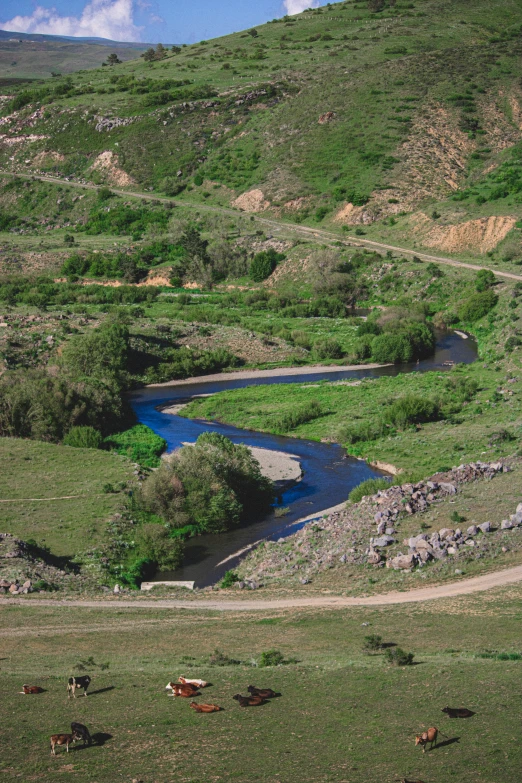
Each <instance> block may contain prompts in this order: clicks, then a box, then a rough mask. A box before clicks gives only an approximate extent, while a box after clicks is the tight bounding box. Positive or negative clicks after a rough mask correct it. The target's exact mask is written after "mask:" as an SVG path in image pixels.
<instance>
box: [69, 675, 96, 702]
mask: <svg viewBox="0 0 522 783" xmlns="http://www.w3.org/2000/svg"><path fill="white" fill-rule="evenodd" d="M90 684H91V678H90V677H89V675H88V674H85V675H84V676H83V677H69V682H68V683H67V698H68V699H70V697H71V695H72V696H73V698H76V691H77V690H79V689H80V688H83V695H84V696H87V688H88V687H89V685H90Z"/></svg>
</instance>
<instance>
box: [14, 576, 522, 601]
mask: <svg viewBox="0 0 522 783" xmlns="http://www.w3.org/2000/svg"><path fill="white" fill-rule="evenodd" d="M516 582H522V565H519V566H514V567H513V568H507V569H505V570H504V571H494V572H493V573H490V574H484V575H483V576H476V577H473V578H472V579H461V580H459V581H458V582H451V583H449V584H442V585H437V586H436V587H424V588H420V589H418V590H408V591H406V592H404V593H398V592H393V593H383V594H382V595H371V596H363V597H361V598H347V597H343V596H322V595H321V596H310V597H308V598H275V599H263V598H259V599H249V598H246V599H244V600H239V601H238V600H228V599H221V598H215V599H212V600H208V599H206V598H205V599H201V600H200V599H199V598H194V599H192V600H190V601H182V600H176V599H171V600H168V599H167V600H165V599H158V600H157V601H154V600H150V599H149V600H141V599H137V600H128V599H122V598H118V597H111V598H110V599H100V600H99V601H78V600H72V601H68V600H57V601H54V600H51V599H47V598H44V599H33V598H15V597H13V598H2V599H0V607H1V606H3V605H4V606H5V605H9V606H12V605H13V604H17V605H20V606H21V605H30V606H31V607H36V606H63V607H84V608H88V609H122V608H126V609H190V610H191V611H198V610H207V611H209V610H210V611H219V612H252V611H260V610H268V611H271V610H274V609H303V608H322V607H330V608H338V609H344V608H347V607H350V606H393V605H398V604H411V603H418V602H421V601H434V600H437V599H443V598H456V597H458V596H461V595H472V594H473V593H480V592H483V591H485V590H491V589H493V588H495V587H505V586H506V585H511V584H515V583H516Z"/></svg>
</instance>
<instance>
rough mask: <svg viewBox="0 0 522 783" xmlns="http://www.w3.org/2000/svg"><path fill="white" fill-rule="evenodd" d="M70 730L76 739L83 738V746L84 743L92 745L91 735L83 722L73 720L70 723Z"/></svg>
mask: <svg viewBox="0 0 522 783" xmlns="http://www.w3.org/2000/svg"><path fill="white" fill-rule="evenodd" d="M71 731H72V733H73V734H74V735H75V736H76V739H78V740H80V739H81V740H83V745H84V747H85V744H87V745H92V737H91V735H90V733H89V729H88V728H87V726H84V725H83V723H75V722H74V721H73V722H72V723H71Z"/></svg>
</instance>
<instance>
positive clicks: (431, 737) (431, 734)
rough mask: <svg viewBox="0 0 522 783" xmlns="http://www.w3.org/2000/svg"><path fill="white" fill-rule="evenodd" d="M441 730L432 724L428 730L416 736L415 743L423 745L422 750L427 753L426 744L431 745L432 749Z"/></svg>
mask: <svg viewBox="0 0 522 783" xmlns="http://www.w3.org/2000/svg"><path fill="white" fill-rule="evenodd" d="M438 733H439V730H438V729H437V727H436V726H432V727H431V728H429V729H428V730H427V731H423V732H422V734H417V735H416V737H415V745H422V752H423V753H426V745H428V743H429V744H430V745H431V747H430V750H432V749H433V748H434V747H435V745H436V744H437V735H438Z"/></svg>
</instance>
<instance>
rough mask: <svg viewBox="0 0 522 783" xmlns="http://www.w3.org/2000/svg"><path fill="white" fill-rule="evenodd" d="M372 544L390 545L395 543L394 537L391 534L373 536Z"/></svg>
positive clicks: (379, 545)
mask: <svg viewBox="0 0 522 783" xmlns="http://www.w3.org/2000/svg"><path fill="white" fill-rule="evenodd" d="M372 543H373V545H374V546H378V547H382V546H391V545H392V544H394V543H395V539H394V538H393V536H380V537H379V538H374V540H373V542H372Z"/></svg>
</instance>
